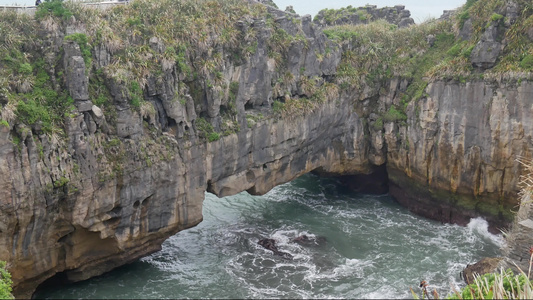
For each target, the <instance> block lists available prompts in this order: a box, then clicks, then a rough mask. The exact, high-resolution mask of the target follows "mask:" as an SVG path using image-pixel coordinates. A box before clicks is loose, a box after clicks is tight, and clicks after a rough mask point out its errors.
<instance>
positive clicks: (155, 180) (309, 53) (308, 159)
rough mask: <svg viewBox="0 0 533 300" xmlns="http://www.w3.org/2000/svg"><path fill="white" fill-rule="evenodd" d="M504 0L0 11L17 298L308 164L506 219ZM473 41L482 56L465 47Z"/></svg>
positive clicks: (438, 207) (516, 127) (142, 250)
mask: <svg viewBox="0 0 533 300" xmlns="http://www.w3.org/2000/svg"><path fill="white" fill-rule="evenodd" d="M480 1H481V0H480ZM57 2H60V1H57ZM52 3H55V2H54V1H53V2H52ZM491 3H492V2H491ZM498 3H499V2H498ZM513 3H514V2H513ZM504 4H505V5H503V4H502V5H500V6H497V7H490V6H488V8H487V9H492V10H498V11H499V12H500V13H502V14H501V16H502V18H500V19H498V17H492V16H490V15H489V17H486V16H484V15H483V14H482V13H478V14H477V15H474V13H473V12H472V10H468V11H467V10H465V11H467V12H472V16H468V18H467V19H468V20H470V23H471V24H473V25H472V27H471V28H474V29H476V30H474V29H473V30H472V32H466V33H465V32H464V31H465V30H467V29H468V28H467V29H464V27H463V28H459V27H457V26H456V24H455V23H453V22H454V21H442V22H434V23H430V24H425V25H421V26H415V27H413V28H402V29H398V28H397V27H396V26H391V25H390V24H386V23H383V22H378V23H372V24H369V25H360V26H354V27H349V26H347V25H344V26H340V27H327V28H326V29H324V32H325V34H324V33H323V32H322V29H320V28H319V27H317V26H316V25H315V24H313V22H312V21H311V19H310V17H309V16H304V17H299V16H297V15H294V14H291V13H285V12H282V11H279V10H277V9H275V8H273V7H270V6H264V5H262V4H258V3H256V2H255V1H165V0H161V1H149V0H137V1H132V2H131V4H128V5H121V6H117V7H114V8H110V9H105V10H98V9H91V8H87V7H83V6H80V5H76V4H73V3H61V5H59V6H57V7H45V6H46V5H48V4H45V6H43V9H41V8H40V10H38V11H37V12H36V15H35V18H33V17H29V16H23V15H16V14H7V13H6V14H5V15H2V18H0V24H1V27H0V30H1V31H2V32H1V33H2V34H1V35H0V36H1V37H0V42H1V44H0V54H1V56H2V57H3V58H2V60H1V61H0V65H1V66H2V69H0V75H1V76H0V103H1V104H2V110H1V115H0V116H1V121H0V135H1V138H0V157H1V159H0V207H1V210H0V260H6V261H7V262H8V265H9V269H10V271H11V272H12V274H13V280H14V282H15V284H16V287H15V293H16V294H17V295H19V296H29V295H30V294H31V293H32V292H33V290H34V289H35V288H36V287H37V286H38V285H39V284H40V283H42V282H43V281H45V280H46V279H47V278H50V277H52V276H54V275H55V274H62V275H63V277H64V278H66V279H67V280H70V281H77V280H83V279H87V278H89V277H91V276H95V275H98V274H102V273H104V272H106V271H109V270H111V269H113V268H115V267H117V266H119V265H122V264H125V263H128V262H131V261H134V260H136V259H138V258H140V257H142V256H145V255H148V254H150V253H152V252H154V251H157V250H159V249H160V245H161V243H162V242H163V241H164V240H165V239H166V238H168V237H169V236H171V235H173V234H175V233H176V232H178V231H180V230H183V229H185V228H189V227H192V226H195V225H196V224H198V223H199V222H201V220H202V214H201V212H202V201H203V198H204V193H205V192H206V191H208V192H212V193H215V194H216V195H218V196H227V195H232V194H235V193H238V192H241V191H248V192H250V193H253V194H262V193H265V192H267V191H268V190H270V189H271V188H273V187H274V186H276V185H278V184H281V183H284V182H287V181H290V180H292V179H294V178H296V177H298V176H300V175H302V174H305V173H307V172H311V171H315V172H317V173H319V174H326V175H335V176H340V175H350V176H354V177H349V178H351V179H353V178H358V179H360V178H361V175H371V174H378V175H379V176H376V177H374V178H377V179H375V180H380V181H382V182H384V183H387V182H388V183H389V186H390V192H391V194H392V195H393V196H395V197H396V198H397V199H398V201H400V202H401V203H404V204H405V205H406V206H408V207H409V208H410V209H412V210H414V211H416V212H418V213H422V214H425V215H427V216H430V217H432V218H434V219H438V220H441V221H445V222H457V223H465V222H466V221H467V220H468V218H469V217H472V216H479V215H482V216H486V217H487V218H488V219H489V221H490V222H491V225H492V226H493V227H499V226H505V225H507V224H508V223H509V222H510V220H511V219H512V215H511V214H510V213H509V211H510V209H512V208H513V207H514V205H515V204H516V203H517V200H516V195H517V190H518V187H517V181H518V178H519V175H520V173H521V172H522V168H521V166H520V164H518V163H517V162H516V161H515V160H514V158H515V157H516V156H517V155H522V156H524V157H531V153H530V149H531V147H532V143H533V141H532V139H531V133H532V132H533V128H532V126H533V124H532V123H531V121H530V120H532V119H533V118H532V116H531V114H532V111H531V104H530V100H529V96H530V95H531V93H532V92H533V83H532V80H531V78H530V75H529V73H517V72H515V73H511V72H509V71H498V68H499V67H501V66H502V62H505V63H508V64H510V63H513V62H512V61H510V62H509V61H507V60H506V59H507V58H508V56H509V57H511V56H512V54H513V52H512V49H514V48H512V47H510V46H509V47H507V48H506V45H509V44H511V40H507V41H505V40H500V38H499V37H500V35H501V34H502V33H501V32H511V31H512V30H514V27H513V23H511V21H509V20H510V19H512V18H514V21H513V22H515V21H516V23H519V22H518V21H517V20H519V21H520V22H522V21H523V20H526V19H528V18H529V17H530V15H531V14H532V12H531V11H530V10H528V8H527V7H526V6H524V4H523V3H519V4H516V3H515V5H516V6H517V7H518V6H519V5H521V6H519V7H520V8H522V10H520V11H521V12H522V15H521V16H520V17H518V16H515V15H514V13H513V12H514V10H513V9H512V5H511V4H509V5H507V3H504ZM58 7H59V8H61V9H59V8H58ZM479 7H481V5H478V6H474V7H473V8H472V9H474V8H479ZM509 7H511V9H509ZM462 16H464V15H462ZM503 16H505V17H503ZM513 16H514V17H513ZM476 18H479V19H480V20H481V19H484V20H485V21H483V22H485V23H483V24H482V25H479V24H481V21H479V20H478V19H476ZM493 18H494V19H497V20H492V19H493ZM503 18H507V19H509V20H504V19H503ZM487 19H488V20H489V21H488V22H489V26H486V25H487ZM463 21H464V20H463ZM504 21H505V22H504ZM458 22H459V23H460V22H462V21H461V20H458ZM467 22H468V21H466V22H464V24H467ZM506 22H508V23H509V24H507V23H506ZM478 23H479V24H478ZM520 24H522V23H520ZM23 25H24V26H23ZM454 26H455V27H454ZM476 26H478V27H479V28H487V29H486V30H485V31H483V30H477V28H478V27H476ZM486 31H490V32H491V33H486V34H485V32H486ZM462 33H464V34H467V35H469V36H470V37H471V39H470V40H469V41H465V42H461V41H460V39H456V36H459V35H460V34H462ZM481 36H484V37H487V38H482V37H481ZM487 41H488V42H490V43H499V45H500V47H501V49H500V50H499V52H498V55H497V57H496V58H497V59H496V60H494V59H493V56H492V54H491V55H485V54H486V52H487V51H485V52H484V51H482V50H480V51H477V50H475V48H476V47H478V48H480V49H483V46H477V45H484V44H483V43H485V42H487ZM452 49H455V50H452ZM509 49H511V50H509ZM506 55H508V56H506ZM519 63H520V64H521V61H519ZM526 67H527V66H526ZM526 67H521V68H522V69H520V70H522V71H527V68H526ZM531 67H533V66H530V67H529V68H531ZM487 68H489V69H491V70H495V71H494V72H492V71H487V70H486V69H487ZM481 72H484V73H481ZM491 72H492V73H491ZM435 74H438V76H437V75H435ZM480 74H483V76H480ZM385 169H386V172H385ZM357 176H359V177H357ZM348 180H350V179H348ZM387 180H388V181H387ZM352 184H354V183H353V182H352Z"/></svg>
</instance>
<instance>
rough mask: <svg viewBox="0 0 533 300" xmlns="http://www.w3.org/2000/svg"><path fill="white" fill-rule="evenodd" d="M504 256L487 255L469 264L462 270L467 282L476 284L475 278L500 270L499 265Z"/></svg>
mask: <svg viewBox="0 0 533 300" xmlns="http://www.w3.org/2000/svg"><path fill="white" fill-rule="evenodd" d="M501 261H502V258H501V257H499V258H494V257H485V258H483V259H482V260H480V261H478V262H477V263H475V264H473V265H467V266H466V268H465V269H464V270H463V271H462V273H461V274H462V277H463V280H464V281H465V283H466V284H474V283H475V281H474V278H476V277H477V276H482V275H485V274H487V273H493V272H498V271H499V270H498V266H499V264H500V262H501Z"/></svg>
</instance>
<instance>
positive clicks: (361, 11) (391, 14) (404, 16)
mask: <svg viewBox="0 0 533 300" xmlns="http://www.w3.org/2000/svg"><path fill="white" fill-rule="evenodd" d="M377 20H385V21H387V22H389V23H391V24H394V25H397V26H398V27H408V26H410V25H413V24H414V23H415V21H414V20H413V18H411V12H410V11H409V10H407V9H405V6H404V5H396V6H394V7H382V8H377V6H376V5H366V6H363V7H358V8H355V7H351V6H348V7H346V8H341V9H338V10H335V9H324V10H321V11H319V12H318V14H317V15H316V16H315V18H314V22H315V24H317V25H319V26H333V25H347V24H349V25H358V24H368V23H370V22H372V21H377Z"/></svg>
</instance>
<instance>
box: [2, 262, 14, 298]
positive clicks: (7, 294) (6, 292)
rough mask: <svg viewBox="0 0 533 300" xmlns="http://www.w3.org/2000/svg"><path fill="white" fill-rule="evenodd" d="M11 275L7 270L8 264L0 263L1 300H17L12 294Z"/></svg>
mask: <svg viewBox="0 0 533 300" xmlns="http://www.w3.org/2000/svg"><path fill="white" fill-rule="evenodd" d="M12 284H13V281H11V274H9V272H8V271H7V269H6V262H5V261H0V299H15V297H13V295H12V294H11V285H12Z"/></svg>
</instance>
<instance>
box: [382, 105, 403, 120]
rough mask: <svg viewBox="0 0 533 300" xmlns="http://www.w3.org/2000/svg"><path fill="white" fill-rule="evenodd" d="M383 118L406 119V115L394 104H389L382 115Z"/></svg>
mask: <svg viewBox="0 0 533 300" xmlns="http://www.w3.org/2000/svg"><path fill="white" fill-rule="evenodd" d="M383 119H384V120H385V121H387V122H396V121H407V116H406V115H405V113H404V112H402V111H399V110H398V109H397V108H396V107H395V106H391V107H390V108H389V110H388V111H387V112H386V113H385V114H384V115H383Z"/></svg>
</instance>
